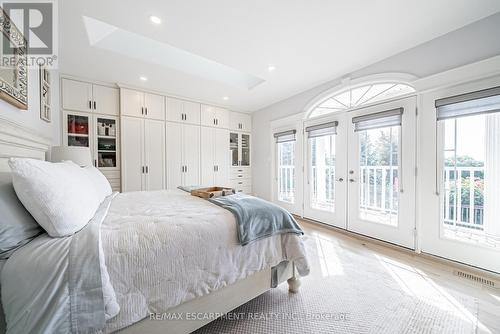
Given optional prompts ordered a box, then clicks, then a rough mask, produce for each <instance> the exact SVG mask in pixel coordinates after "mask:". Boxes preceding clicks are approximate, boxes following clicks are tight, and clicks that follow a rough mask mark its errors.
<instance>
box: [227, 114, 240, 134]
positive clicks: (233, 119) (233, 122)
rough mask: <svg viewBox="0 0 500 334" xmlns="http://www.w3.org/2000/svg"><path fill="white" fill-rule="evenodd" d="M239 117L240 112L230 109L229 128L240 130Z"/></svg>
mask: <svg viewBox="0 0 500 334" xmlns="http://www.w3.org/2000/svg"><path fill="white" fill-rule="evenodd" d="M240 124H241V118H240V113H238V112H234V111H231V112H230V113H229V129H231V130H235V131H240Z"/></svg>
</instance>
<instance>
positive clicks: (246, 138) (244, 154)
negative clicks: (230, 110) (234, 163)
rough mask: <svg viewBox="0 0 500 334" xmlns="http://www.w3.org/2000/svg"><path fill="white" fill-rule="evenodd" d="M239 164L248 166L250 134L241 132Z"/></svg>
mask: <svg viewBox="0 0 500 334" xmlns="http://www.w3.org/2000/svg"><path fill="white" fill-rule="evenodd" d="M241 165H242V166H250V135H247V134H241Z"/></svg>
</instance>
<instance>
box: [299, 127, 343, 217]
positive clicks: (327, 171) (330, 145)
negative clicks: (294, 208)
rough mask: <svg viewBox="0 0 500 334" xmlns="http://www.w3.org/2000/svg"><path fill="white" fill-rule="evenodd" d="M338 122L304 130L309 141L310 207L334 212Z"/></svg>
mask: <svg viewBox="0 0 500 334" xmlns="http://www.w3.org/2000/svg"><path fill="white" fill-rule="evenodd" d="M337 125H338V122H336V121H334V122H329V123H325V124H319V125H315V126H309V127H307V128H306V132H307V137H308V141H309V161H310V168H309V186H310V189H309V190H310V194H311V196H310V206H311V208H313V209H317V210H322V211H329V212H335V158H336V157H335V137H336V134H337Z"/></svg>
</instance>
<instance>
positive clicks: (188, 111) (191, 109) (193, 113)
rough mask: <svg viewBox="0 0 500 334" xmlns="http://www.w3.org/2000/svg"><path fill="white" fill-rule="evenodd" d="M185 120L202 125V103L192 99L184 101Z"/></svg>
mask: <svg viewBox="0 0 500 334" xmlns="http://www.w3.org/2000/svg"><path fill="white" fill-rule="evenodd" d="M183 104H184V109H183V110H184V117H185V119H184V121H185V122H186V123H189V124H195V125H200V104H199V103H196V102H191V101H183Z"/></svg>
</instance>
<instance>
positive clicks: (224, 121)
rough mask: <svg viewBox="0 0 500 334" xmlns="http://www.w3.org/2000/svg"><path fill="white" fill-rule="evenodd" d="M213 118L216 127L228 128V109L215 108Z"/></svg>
mask: <svg viewBox="0 0 500 334" xmlns="http://www.w3.org/2000/svg"><path fill="white" fill-rule="evenodd" d="M215 119H216V124H215V126H217V127H218V128H224V129H228V128H229V110H227V109H222V108H215Z"/></svg>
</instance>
